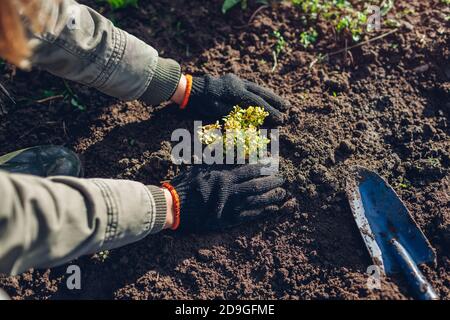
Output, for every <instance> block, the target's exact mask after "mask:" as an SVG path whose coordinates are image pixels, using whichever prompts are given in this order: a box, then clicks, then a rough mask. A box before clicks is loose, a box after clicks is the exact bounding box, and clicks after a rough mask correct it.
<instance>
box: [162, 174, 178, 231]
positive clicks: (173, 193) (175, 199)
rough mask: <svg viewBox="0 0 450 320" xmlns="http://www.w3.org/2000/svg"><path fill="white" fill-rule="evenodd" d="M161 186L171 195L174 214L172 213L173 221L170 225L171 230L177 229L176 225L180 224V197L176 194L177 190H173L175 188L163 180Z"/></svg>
mask: <svg viewBox="0 0 450 320" xmlns="http://www.w3.org/2000/svg"><path fill="white" fill-rule="evenodd" d="M162 187H163V188H165V189H167V190H169V192H170V194H171V196H172V201H173V208H174V211H175V215H174V218H173V219H174V221H173V225H172V228H171V229H172V230H177V229H178V227H179V226H180V210H181V203H180V197H179V196H178V193H177V190H175V188H174V187H173V186H172V185H171V184H170V183H168V182H164V183H163V184H162Z"/></svg>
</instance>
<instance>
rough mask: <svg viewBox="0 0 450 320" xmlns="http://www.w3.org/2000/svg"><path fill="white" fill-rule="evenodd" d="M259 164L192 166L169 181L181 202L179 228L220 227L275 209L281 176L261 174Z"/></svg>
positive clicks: (280, 193) (279, 199) (280, 194)
mask: <svg viewBox="0 0 450 320" xmlns="http://www.w3.org/2000/svg"><path fill="white" fill-rule="evenodd" d="M261 168H262V165H243V166H215V167H213V166H208V167H200V166H194V167H191V168H190V169H188V170H187V171H185V172H184V173H182V174H180V175H179V176H177V177H176V178H175V179H173V180H172V182H171V184H172V186H173V187H174V188H175V190H176V191H177V193H178V195H179V198H180V202H181V206H180V207H181V210H180V230H184V231H208V230H219V229H223V228H225V227H230V226H234V225H237V224H240V223H243V222H246V221H250V220H254V219H255V218H256V217H258V216H259V215H261V214H262V213H264V212H274V211H278V209H279V205H280V204H282V203H283V201H284V199H285V197H286V191H285V190H284V189H283V188H281V186H282V185H283V183H284V180H283V178H281V177H280V176H277V175H271V176H262V175H261Z"/></svg>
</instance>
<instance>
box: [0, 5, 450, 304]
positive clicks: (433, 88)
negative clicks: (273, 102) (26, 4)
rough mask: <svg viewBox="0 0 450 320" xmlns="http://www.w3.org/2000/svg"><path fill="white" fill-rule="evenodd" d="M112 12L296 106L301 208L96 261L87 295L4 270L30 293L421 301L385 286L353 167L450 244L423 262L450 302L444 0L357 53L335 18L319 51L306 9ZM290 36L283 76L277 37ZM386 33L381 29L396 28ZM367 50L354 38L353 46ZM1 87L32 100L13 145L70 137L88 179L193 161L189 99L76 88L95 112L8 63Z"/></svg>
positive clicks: (8, 125)
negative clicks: (308, 35) (311, 40)
mask: <svg viewBox="0 0 450 320" xmlns="http://www.w3.org/2000/svg"><path fill="white" fill-rule="evenodd" d="M82 2H84V3H87V4H90V5H91V6H93V7H94V8H96V9H98V10H100V11H101V12H103V13H105V14H106V15H108V16H109V17H112V19H113V21H114V22H115V23H116V24H118V25H119V26H120V27H122V28H124V29H125V30H127V31H129V32H131V33H133V34H135V35H136V36H138V37H140V38H142V39H143V40H145V41H147V42H148V43H150V44H152V45H153V46H154V47H156V48H158V50H159V52H160V54H161V55H162V56H166V57H172V58H174V59H176V60H178V61H179V62H180V63H181V64H182V65H183V68H184V70H185V71H186V72H191V73H194V74H199V75H200V74H203V73H212V74H216V75H218V74H224V73H228V72H233V73H236V74H238V75H239V76H241V77H242V78H246V79H249V80H252V81H255V82H257V83H259V84H264V85H266V86H267V87H270V88H272V89H274V90H275V91H276V92H278V93H279V94H281V95H283V96H284V97H285V98H287V99H288V100H289V101H290V102H291V103H292V108H291V109H290V110H289V114H288V116H289V120H288V123H287V124H286V125H284V126H282V127H281V128H280V129H281V137H280V141H281V150H280V153H281V156H282V164H281V169H282V171H283V173H284V174H285V175H286V177H287V180H288V183H287V185H288V189H289V191H290V192H291V194H292V196H293V201H292V202H291V203H290V205H291V206H292V207H293V209H294V210H293V211H294V212H293V213H288V214H282V213H280V214H278V215H274V216H273V217H269V218H268V219H266V220H264V221H260V222H258V223H255V224H252V225H245V226H242V227H239V228H235V229H233V230H231V231H228V232H226V233H220V234H219V233H213V234H206V235H195V234H194V235H179V234H177V233H173V232H163V233H161V234H159V235H154V236H149V237H148V238H146V239H145V240H143V241H141V242H139V243H136V244H133V245H129V246H127V247H125V248H121V249H117V250H113V251H111V252H110V253H109V255H107V256H106V257H105V256H103V257H100V256H94V257H83V258H80V259H79V260H77V261H75V262H74V263H76V264H78V265H79V266H80V267H81V270H82V290H79V291H69V290H67V289H66V284H65V281H66V274H65V270H66V267H67V266H61V267H58V268H54V269H49V270H34V271H33V270H32V271H29V272H27V273H25V274H23V275H21V276H17V277H10V278H1V279H0V286H1V287H4V288H5V289H6V290H7V291H8V293H9V294H10V295H11V296H12V297H13V298H14V299H62V298H74V299H94V298H102V299H110V298H116V299H183V298H186V299H192V298H204V299H256V298H260V299H323V298H332V299H410V298H411V292H410V291H409V290H408V287H407V286H406V285H405V282H404V280H403V279H402V278H401V277H400V276H398V277H394V278H385V279H382V290H373V291H372V290H369V289H368V287H367V280H368V275H367V273H366V269H367V267H368V266H369V265H371V264H372V263H371V261H370V258H369V256H368V254H367V252H366V250H365V247H364V244H363V241H362V238H361V236H360V235H359V232H358V229H357V227H356V225H355V222H354V220H353V218H352V214H351V211H350V208H349V205H348V203H347V199H346V196H345V179H346V177H347V176H348V174H349V170H350V168H351V166H352V165H355V164H358V165H364V166H367V167H369V168H372V169H374V170H376V171H378V172H379V173H380V174H381V175H382V176H384V177H385V178H386V179H387V180H388V181H389V182H390V183H391V184H392V185H393V186H394V188H395V190H396V191H397V192H398V193H399V195H400V196H401V197H402V199H403V200H404V201H405V203H406V205H407V207H408V208H409V209H410V211H411V213H412V215H413V216H414V218H415V220H416V221H417V223H418V225H419V226H420V227H421V228H422V230H423V232H424V233H425V235H426V236H427V237H428V239H429V240H430V242H431V244H432V246H433V247H434V248H435V249H436V252H437V264H436V265H426V266H421V267H422V269H423V270H424V272H425V274H426V277H427V278H428V279H430V281H431V282H432V283H433V285H434V286H435V287H436V290H437V292H438V293H439V295H440V296H441V297H442V298H444V299H448V298H450V249H449V248H450V203H449V201H450V199H449V198H450V196H449V194H450V192H449V191H450V187H449V184H450V177H449V172H450V170H449V167H450V139H449V133H450V132H449V121H448V119H449V110H450V82H449V80H450V64H449V58H450V53H449V29H448V17H449V10H448V6H447V7H446V6H445V5H444V4H443V3H442V2H441V1H437V0H434V1H418V0H415V1H406V0H403V1H396V8H395V9H394V11H393V12H392V13H391V14H399V15H401V14H402V13H403V17H402V18H401V19H400V20H401V23H402V25H401V26H400V27H399V28H398V30H397V31H395V32H392V33H391V34H389V35H387V36H384V37H382V38H381V39H379V40H376V41H373V42H371V43H368V44H365V45H362V46H359V47H357V48H354V49H352V50H350V51H347V52H345V50H344V51H343V52H340V53H335V54H332V55H330V56H329V58H328V59H318V57H319V53H322V54H325V53H333V52H336V51H338V50H340V49H342V48H344V47H345V39H342V38H339V37H336V36H335V34H334V33H333V32H332V30H331V29H329V28H327V27H326V25H325V24H321V25H319V42H318V43H317V44H316V45H315V46H314V48H309V49H307V50H305V49H304V48H303V47H302V45H301V44H300V43H299V41H298V38H299V34H300V33H301V32H302V31H304V30H305V27H304V26H303V25H302V24H301V23H300V21H301V19H300V18H301V17H300V13H299V12H298V11H297V10H296V9H294V8H293V7H292V6H291V5H289V4H281V5H278V6H275V7H273V8H264V9H262V10H260V11H258V12H257V14H256V15H254V19H253V20H251V21H250V22H249V18H250V17H251V16H252V13H253V12H255V10H256V9H257V7H255V6H252V5H251V6H250V8H249V9H247V10H246V11H241V10H239V9H236V10H233V11H232V12H231V13H229V14H227V15H223V14H222V13H221V12H220V8H221V1H219V0H214V1H181V0H170V1H169V0H160V1H140V2H141V5H140V7H139V8H138V9H135V8H129V9H126V10H123V11H115V12H111V11H109V10H107V9H105V7H99V5H98V3H97V2H94V1H82ZM276 30H279V31H280V32H281V34H282V35H283V36H284V38H285V39H286V41H287V43H288V45H287V47H286V49H285V50H284V52H282V53H281V55H280V57H279V61H278V66H277V68H276V69H275V71H273V72H272V67H273V60H272V48H273V46H274V44H275V41H276V40H275V39H274V38H273V36H272V34H273V31H276ZM392 30H393V29H384V30H382V31H380V32H378V33H376V34H371V35H369V37H374V36H376V35H381V34H384V33H387V32H390V31H392ZM350 45H351V43H348V46H350ZM0 68H1V69H0V70H1V76H0V81H1V82H2V83H3V84H4V85H5V86H6V87H7V88H8V89H9V90H10V91H11V92H12V94H13V95H14V96H15V97H16V99H17V101H18V103H17V105H16V106H11V107H10V108H9V114H8V115H7V116H6V117H4V118H2V119H1V120H0V153H1V154H3V153H7V152H10V151H13V150H16V149H19V148H23V147H28V146H34V145H40V144H63V145H66V146H68V147H69V148H72V149H73V150H76V151H77V152H78V153H80V154H81V155H82V157H83V160H84V162H85V165H86V176H87V177H104V178H117V179H133V180H137V181H141V182H143V183H146V184H158V183H159V181H161V180H165V179H170V178H172V177H174V175H176V174H177V173H178V172H179V170H180V168H178V167H176V166H175V165H173V164H172V163H171V161H170V150H171V146H172V143H171V142H170V135H171V133H172V131H173V130H174V129H176V128H188V129H189V130H191V131H192V130H193V118H188V117H186V115H185V114H183V113H181V112H179V111H178V110H177V109H176V108H175V107H173V106H167V107H164V106H160V107H158V108H150V107H149V106H145V105H143V104H142V103H140V102H129V103H124V102H119V101H116V100H114V99H111V98H108V97H106V96H104V95H102V94H100V93H98V92H96V91H95V90H92V89H88V88H85V87H83V86H79V85H76V84H72V83H70V84H69V85H70V87H71V88H72V90H73V91H74V92H76V94H77V95H78V97H79V100H80V102H81V103H82V104H83V105H85V106H86V110H85V111H80V110H77V109H76V108H75V107H74V106H73V105H72V104H71V103H70V102H69V101H63V100H58V99H52V100H50V101H47V102H44V103H37V102H36V101H37V100H39V99H42V97H43V96H46V95H49V91H51V92H54V93H55V94H58V93H60V92H63V91H64V90H65V84H64V83H63V81H62V80H61V79H58V78H55V77H53V76H51V75H49V74H47V73H45V72H42V71H38V70H36V71H33V72H31V73H24V72H19V71H15V70H14V69H13V68H11V66H8V65H5V64H3V65H1V66H0Z"/></svg>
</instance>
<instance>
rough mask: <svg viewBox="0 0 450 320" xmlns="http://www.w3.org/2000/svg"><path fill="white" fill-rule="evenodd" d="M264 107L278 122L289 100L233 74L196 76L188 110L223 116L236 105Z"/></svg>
mask: <svg viewBox="0 0 450 320" xmlns="http://www.w3.org/2000/svg"><path fill="white" fill-rule="evenodd" d="M236 105H239V106H240V107H242V108H246V107H249V106H255V107H263V108H264V109H265V110H266V111H267V112H269V119H270V120H272V121H273V122H275V123H282V122H283V121H284V112H285V111H286V109H287V107H288V105H289V102H288V101H286V100H284V99H282V98H281V97H279V96H278V95H276V94H275V93H274V92H273V91H271V90H269V89H265V88H263V87H260V86H259V85H257V84H255V83H253V82H250V81H247V80H242V79H240V78H239V77H237V76H236V75H234V74H227V75H225V76H221V77H218V78H216V77H212V76H209V75H206V76H204V77H194V78H193V81H192V91H191V95H190V98H189V103H188V105H187V109H192V110H194V111H196V112H198V113H199V114H200V115H202V116H204V117H207V118H214V119H218V118H222V117H224V116H226V115H228V114H229V113H230V111H231V110H232V109H233V107H234V106H236Z"/></svg>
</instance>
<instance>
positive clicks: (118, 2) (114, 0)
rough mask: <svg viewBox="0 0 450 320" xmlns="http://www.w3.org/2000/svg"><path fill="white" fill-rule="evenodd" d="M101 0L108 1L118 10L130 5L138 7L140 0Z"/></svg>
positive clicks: (102, 0) (112, 7)
mask: <svg viewBox="0 0 450 320" xmlns="http://www.w3.org/2000/svg"><path fill="white" fill-rule="evenodd" d="M100 1H101V2H107V3H108V4H109V6H110V7H111V9H113V10H118V9H123V8H126V7H129V6H133V7H136V8H137V7H138V5H139V3H138V2H139V0H100Z"/></svg>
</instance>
